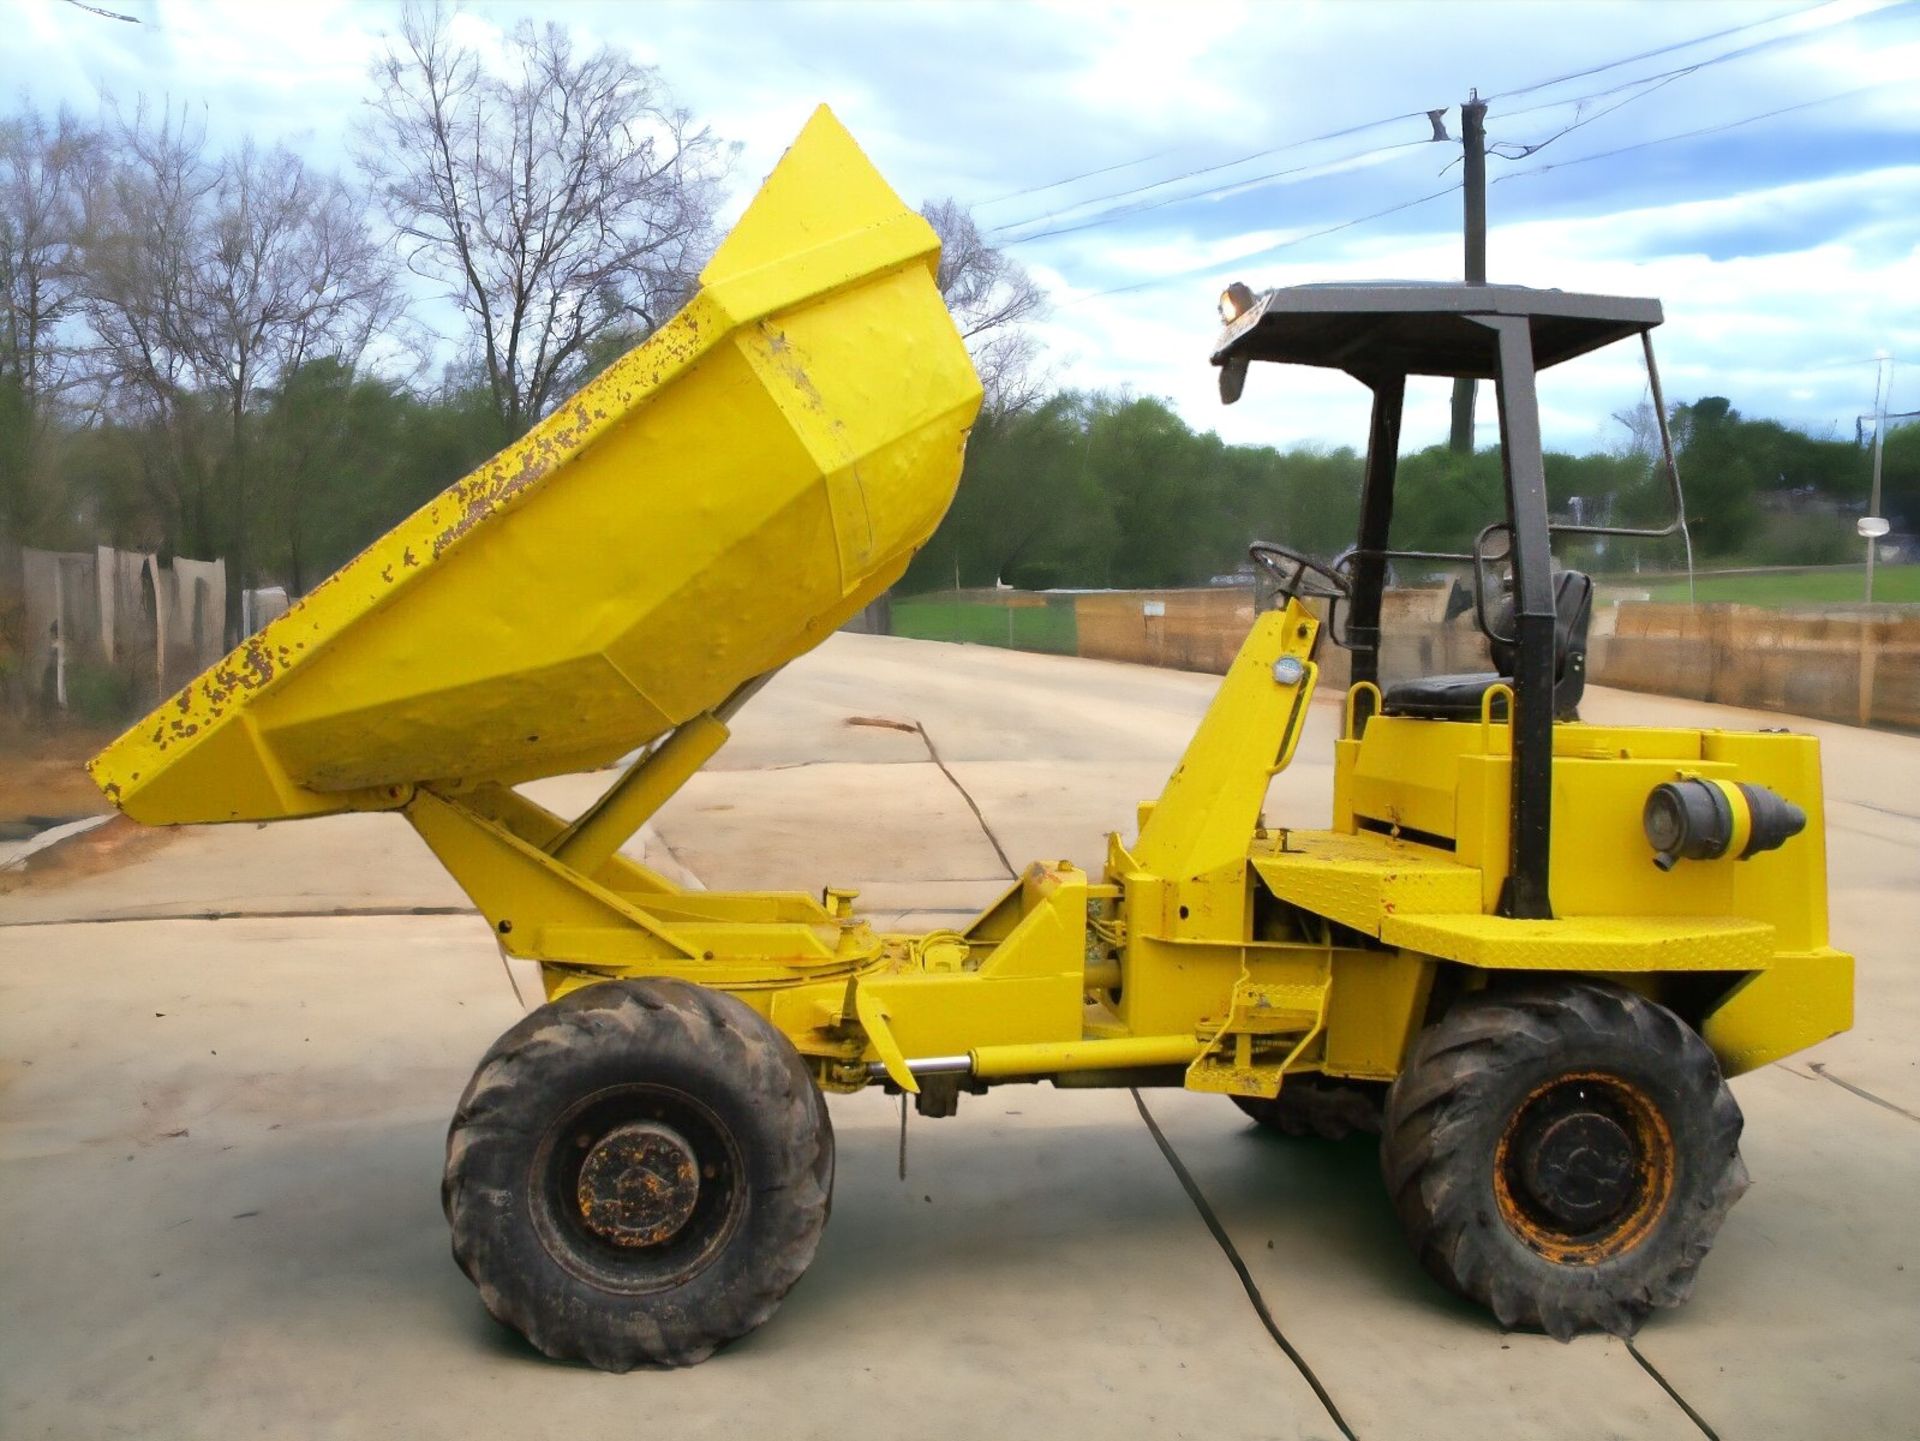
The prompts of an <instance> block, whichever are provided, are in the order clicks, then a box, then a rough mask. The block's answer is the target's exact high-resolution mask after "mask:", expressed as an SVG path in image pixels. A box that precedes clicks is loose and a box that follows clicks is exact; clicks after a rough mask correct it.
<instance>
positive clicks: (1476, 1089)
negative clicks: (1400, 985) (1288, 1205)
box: [1380, 980, 1747, 1341]
mask: <svg viewBox="0 0 1920 1441" xmlns="http://www.w3.org/2000/svg"><path fill="white" fill-rule="evenodd" d="M1740 1129H1741V1116H1740V1107H1739V1106H1738V1105H1737V1104H1736V1103H1735V1101H1734V1099H1733V1094H1732V1093H1731V1092H1730V1091H1729V1090H1728V1089H1727V1085H1726V1082H1725V1081H1724V1080H1723V1079H1722V1078H1721V1075H1720V1066H1719V1063H1718V1062H1717V1061H1716V1060H1715V1058H1714V1055H1713V1052H1712V1051H1711V1050H1710V1049H1708V1047H1707V1045H1706V1043H1705V1042H1704V1041H1702V1040H1701V1039H1700V1037H1699V1036H1698V1035H1697V1034H1696V1033H1695V1032H1694V1031H1693V1029H1692V1028H1691V1027H1689V1026H1688V1025H1686V1024H1685V1023H1684V1022H1683V1021H1681V1020H1680V1018H1679V1017H1677V1016H1675V1015H1674V1014H1673V1013H1672V1012H1671V1011H1669V1010H1667V1009H1666V1008H1665V1007H1663V1006H1659V1005H1656V1004H1655V1003H1654V1002H1652V1001H1649V1000H1648V999H1646V998H1645V997H1644V996H1641V995H1638V994H1636V993H1635V992H1632V991H1629V990H1626V989H1624V988H1622V987H1619V986H1614V985H1608V984H1604V983H1600V982H1585V981H1554V980H1541V981H1531V982H1524V983H1522V984H1521V985H1519V986H1516V987H1514V988H1512V989H1503V990H1498V991H1484V992H1479V993H1476V994H1473V995H1469V996H1468V997H1466V998H1465V999H1463V1000H1462V1001H1460V1002H1459V1003H1458V1004H1456V1005H1455V1006H1454V1007H1453V1009H1452V1010H1451V1011H1449V1012H1448V1014H1447V1015H1446V1017H1445V1018H1444V1019H1443V1020H1441V1021H1440V1022H1439V1023H1437V1024H1436V1025H1433V1026H1431V1027H1429V1028H1428V1029H1427V1030H1426V1031H1425V1032H1424V1033H1423V1034H1422V1035H1421V1036H1420V1038H1419V1040H1418V1041H1417V1042H1416V1043H1415V1046H1414V1050H1413V1055H1412V1057H1411V1058H1410V1059H1409V1061H1408V1063H1407V1066H1406V1069H1405V1070H1404V1071H1402V1073H1401V1075H1400V1077H1399V1079H1398V1080H1397V1081H1395V1082H1394V1084H1393V1087H1392V1089H1391V1090H1390V1091H1389V1092H1388V1096H1387V1110H1386V1124H1385V1129H1384V1132H1383V1135H1382V1140H1381V1148H1380V1160H1381V1169H1382V1171H1383V1172H1384V1174H1385V1177H1386V1182H1387V1189H1388V1191H1389V1193H1390V1194H1391V1195H1392V1197H1393V1202H1394V1207H1395V1209H1396V1210H1397V1211H1398V1212H1399V1215H1400V1221H1401V1224H1402V1226H1403V1227H1404V1229H1405V1230H1406V1233H1407V1238H1408V1240H1409V1241H1410V1242H1411V1243H1412V1245H1413V1248H1414V1250H1415V1252H1416V1253H1417V1254H1418V1255H1419V1257H1420V1260H1421V1262H1422V1264H1424V1265H1425V1266H1426V1268H1427V1270H1428V1271H1430V1272H1431V1273H1432V1274H1433V1275H1434V1276H1435V1277H1437V1278H1438V1279H1439V1280H1440V1281H1441V1282H1442V1283H1443V1284H1445V1285H1446V1286H1447V1287H1448V1288H1450V1289H1451V1290H1453V1291H1455V1292H1457V1293H1458V1294H1460V1295H1462V1296H1465V1297H1467V1298H1468V1299H1469V1300H1473V1301H1477V1302H1479V1303H1480V1304H1481V1305H1484V1306H1486V1307H1487V1308H1488V1309H1490V1310H1491V1311H1492V1312H1493V1314H1494V1316H1495V1317H1496V1318H1497V1319H1498V1320H1499V1322H1500V1324H1501V1325H1503V1326H1506V1327H1509V1328H1512V1329H1517V1330H1539V1331H1545V1332H1547V1333H1548V1334H1549V1335H1552V1336H1554V1337H1556V1338H1557V1339H1559V1340H1562V1341H1565V1340H1568V1339H1570V1338H1571V1337H1572V1336H1574V1335H1575V1334H1576V1333H1578V1332H1581V1331H1594V1330H1598V1331H1609V1332H1612V1333H1613V1334H1614V1335H1617V1336H1630V1335H1632V1334H1633V1332H1634V1331H1635V1330H1636V1329H1637V1328H1638V1327H1639V1325H1640V1323H1641V1321H1642V1320H1644V1319H1645V1318H1646V1316H1647V1315H1648V1314H1649V1313H1650V1312H1652V1311H1653V1310H1655V1309H1657V1308H1660V1307H1666V1306H1677V1305H1679V1304H1680V1303H1681V1302H1682V1301H1684V1300H1685V1299H1686V1298H1687V1296H1688V1294H1689V1293H1690V1292H1691V1291H1692V1289H1693V1282H1694V1276H1695V1273H1696V1271H1697V1270H1698V1268H1699V1265H1700V1262H1701V1260H1702V1259H1703V1258H1704V1257H1705V1256H1706V1254H1707V1251H1708V1249H1709V1248H1710V1247H1711V1246H1712V1244H1713V1240H1714V1237H1715V1235H1716V1234H1717V1233H1718V1231H1719V1229H1720V1223H1721V1222H1722V1221H1723V1220H1724V1219H1725V1218H1726V1214H1727V1211H1728V1209H1729V1208H1730V1207H1731V1206H1732V1205H1733V1203H1734V1202H1735V1201H1736V1200H1738V1199H1739V1197H1740V1194H1741V1193H1742V1192H1743V1191H1745V1190H1746V1188H1747V1171H1746V1167H1745V1165H1744V1164H1743V1163H1742V1162H1741V1159H1740Z"/></svg>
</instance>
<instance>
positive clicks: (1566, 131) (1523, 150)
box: [1487, 70, 1693, 160]
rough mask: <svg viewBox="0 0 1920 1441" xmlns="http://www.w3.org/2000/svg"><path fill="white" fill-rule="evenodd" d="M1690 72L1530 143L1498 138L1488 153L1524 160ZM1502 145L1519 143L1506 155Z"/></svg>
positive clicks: (1490, 146) (1684, 72)
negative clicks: (1521, 143)
mask: <svg viewBox="0 0 1920 1441" xmlns="http://www.w3.org/2000/svg"><path fill="white" fill-rule="evenodd" d="M1692 73H1693V71H1692V70H1679V71H1676V72H1674V73H1673V74H1672V75H1669V76H1667V77H1666V78H1665V79H1664V80H1660V81H1658V82H1657V83H1655V84H1653V85H1650V86H1648V87H1647V88H1646V89H1645V90H1641V91H1638V92H1636V93H1635V94H1632V95H1629V96H1628V97H1627V98H1626V99H1624V100H1616V101H1614V103H1613V104H1611V105H1609V106H1607V108H1606V109H1604V110H1596V111H1594V112H1593V114H1591V115H1588V116H1585V117H1582V118H1576V119H1575V120H1574V121H1573V123H1572V124H1570V125H1563V126H1561V127H1560V129H1558V130H1556V131H1554V133H1553V134H1551V135H1549V136H1548V137H1547V138H1546V139H1545V140H1537V141H1535V142H1534V143H1533V144H1531V145H1519V142H1517V141H1512V140H1498V141H1495V142H1494V143H1493V144H1492V145H1489V146H1488V147H1487V150H1488V152H1489V153H1490V154H1493V155H1498V156H1499V157H1500V158H1501V159H1502V160H1525V159H1526V158H1527V157H1528V156H1529V155H1532V154H1534V153H1535V152H1537V151H1541V150H1545V149H1546V148H1547V147H1548V146H1549V145H1551V144H1553V142H1554V141H1556V140H1558V139H1560V138H1561V137H1562V136H1566V135H1571V134H1573V132H1574V131H1576V130H1580V129H1584V128H1585V127H1586V126H1589V125H1591V124H1593V122H1594V121H1596V120H1600V119H1603V118H1605V117H1606V116H1608V115H1611V114H1613V112H1614V111H1616V110H1620V109H1623V108H1624V107H1626V106H1628V105H1631V104H1633V102H1634V101H1636V100H1644V99H1645V98H1646V97H1647V96H1649V95H1651V94H1653V93H1654V91H1656V90H1664V89H1666V87H1667V86H1669V85H1671V84H1673V82H1674V81H1676V80H1684V79H1685V78H1686V77H1687V76H1689V75H1691V74H1692ZM1575 114H1576V116H1578V114H1579V112H1577V111H1576V112H1575ZM1502 145H1519V153H1518V154H1517V155H1508V154H1506V153H1505V152H1503V151H1502V150H1501V149H1500V148H1499V147H1500V146H1502Z"/></svg>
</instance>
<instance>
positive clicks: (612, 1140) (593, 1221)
mask: <svg viewBox="0 0 1920 1441" xmlns="http://www.w3.org/2000/svg"><path fill="white" fill-rule="evenodd" d="M575 1194H576V1197H577V1199H578V1201H579V1205H580V1217H581V1220H583V1221H584V1222H585V1223H586V1226H587V1229H588V1230H590V1231H592V1232H593V1233H594V1234H595V1235H596V1236H599V1237H600V1238H601V1239H602V1240H605V1241H610V1242H612V1243H613V1244H614V1245H616V1246H658V1245H660V1244H661V1243H662V1242H664V1241H669V1240H671V1239H672V1238H673V1237H674V1236H675V1235H677V1234H678V1233H679V1231H680V1228H681V1227H682V1226H685V1225H686V1224H687V1220H688V1218H689V1217H691V1216H692V1215H693V1211H694V1207H695V1206H696V1205H698V1204H699V1201H700V1162H699V1160H698V1159H697V1158H696V1157H695V1156H694V1154H693V1148H692V1147H691V1146H689V1145H688V1144H687V1143H686V1141H685V1139H684V1138H682V1137H681V1135H680V1133H679V1132H677V1131H675V1130H673V1129H672V1128H671V1127H669V1126H664V1125H661V1124H659V1123H658V1122H654V1121H631V1122H628V1123H627V1124H626V1125H624V1126H619V1127H616V1128H615V1129H613V1130H611V1131H609V1132H607V1133H606V1134H605V1135H604V1136H602V1137H601V1138H600V1139H599V1140H598V1141H597V1142H595V1143H594V1146H593V1148H592V1149H591V1150H590V1151H588V1152H587V1157H586V1159H585V1160H584V1161H582V1162H581V1164H580V1178H579V1182H578V1185H577V1187H576V1191H575Z"/></svg>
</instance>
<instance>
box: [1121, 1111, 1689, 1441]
mask: <svg viewBox="0 0 1920 1441" xmlns="http://www.w3.org/2000/svg"><path fill="white" fill-rule="evenodd" d="M1128 1090H1129V1091H1130V1092H1131V1094H1132V1096H1133V1104H1134V1105H1136V1106H1138V1107H1139V1108H1140V1119H1141V1120H1143V1121H1145V1122H1146V1123H1147V1130H1148V1132H1149V1133H1150V1134H1151V1135H1152V1136H1153V1143H1154V1145H1156V1146H1158V1147H1159V1148H1160V1154H1161V1155H1163V1156H1165V1157H1166V1158H1167V1164H1168V1165H1169V1166H1171V1167H1173V1174H1174V1175H1175V1176H1176V1177H1178V1178H1179V1181H1180V1188H1181V1189H1182V1190H1183V1191H1185V1192H1186V1193H1187V1199H1188V1200H1189V1201H1192V1202H1193V1207H1194V1209H1195V1210H1196V1211H1198V1212H1199V1213H1200V1219H1201V1220H1202V1221H1204V1222H1205V1223H1206V1227H1207V1230H1208V1231H1210V1232H1211V1233H1212V1234H1213V1239H1214V1241H1215V1243H1216V1244H1217V1245H1218V1246H1219V1247H1220V1249H1221V1251H1222V1252H1223V1253H1225V1255H1226V1258H1227V1260H1228V1262H1229V1263H1230V1264H1231V1265H1232V1266H1233V1271H1234V1274H1235V1275H1236V1276H1238V1277H1239V1278H1240V1286H1241V1288H1242V1289H1243V1290H1244V1291H1245V1292H1246V1293H1247V1299H1248V1300H1249V1301H1251V1302H1253V1309H1254V1313H1255V1314H1256V1315H1258V1316H1259V1318H1260V1324H1261V1325H1263V1326H1265V1327H1266V1328H1267V1334H1268V1335H1269V1336H1271V1337H1273V1340H1274V1344H1275V1345H1277V1346H1278V1347H1279V1348H1280V1349H1281V1350H1282V1351H1284V1352H1286V1353H1287V1359H1288V1360H1289V1361H1291V1362H1293V1364H1294V1367H1295V1369H1297V1370H1298V1371H1299V1372H1300V1374H1301V1375H1302V1376H1303V1377H1305V1378H1306V1382H1307V1384H1308V1385H1309V1386H1311V1387H1312V1388H1313V1394H1314V1395H1315V1396H1318V1397H1319V1398H1320V1404H1321V1405H1322V1406H1324V1407H1326V1408H1327V1415H1329V1416H1331V1417H1332V1418H1333V1424H1334V1425H1335V1426H1338V1427H1339V1428H1340V1434H1341V1435H1342V1436H1345V1437H1346V1438H1347V1441H1359V1437H1358V1436H1356V1435H1355V1434H1354V1430H1353V1427H1351V1426H1349V1425H1348V1424H1347V1418H1346V1417H1344V1416H1342V1415H1341V1414H1340V1408H1339V1407H1338V1406H1336V1405H1334V1404H1333V1397H1332V1396H1330V1395H1328V1394H1327V1388H1326V1387H1325V1386H1323V1385H1321V1384H1320V1378H1319V1377H1318V1376H1316V1375H1314V1374H1313V1367H1311V1366H1309V1365H1308V1364H1307V1358H1306V1357H1304V1356H1302V1355H1301V1354H1300V1353H1299V1351H1297V1350H1295V1349H1294V1345H1293V1343H1292V1342H1291V1341H1289V1340H1288V1339H1287V1337H1286V1333H1285V1332H1283V1331H1282V1330H1281V1329H1280V1323H1279V1322H1278V1321H1276V1320H1274V1319H1273V1312H1272V1311H1271V1310H1269V1309H1268V1308H1267V1298H1266V1297H1265V1296H1262V1295H1261V1294H1260V1287H1259V1285H1258V1284H1257V1283H1256V1282H1255V1281H1254V1279H1253V1273H1252V1272H1251V1271H1249V1270H1248V1269H1247V1263H1246V1262H1245V1261H1243V1260H1241V1259H1240V1250H1239V1248H1238V1247H1237V1246H1235V1245H1234V1244H1233V1238H1232V1237H1231V1236H1229V1235H1228V1234H1227V1228H1226V1227H1225V1226H1222V1225H1221V1224H1220V1218H1219V1217H1218V1216H1217V1215H1215V1214H1214V1210H1213V1206H1212V1204H1211V1203H1210V1202H1209V1201H1208V1200H1207V1198H1206V1196H1205V1194H1204V1193H1203V1192H1202V1191H1201V1190H1200V1184H1199V1182H1197V1181H1195V1180H1194V1179H1193V1172H1191V1171H1189V1170H1188V1169H1187V1166H1186V1163H1185V1162H1184V1161H1182V1160H1181V1159H1180V1157H1179V1155H1178V1153H1177V1152H1175V1151H1174V1149H1173V1146H1172V1144H1171V1143H1170V1142H1169V1141H1168V1140H1167V1137H1166V1133H1165V1132H1164V1131H1162V1130H1161V1129H1160V1125H1159V1123H1158V1122H1157V1121H1155V1120H1154V1119H1153V1112H1151V1111H1149V1110H1148V1109H1147V1103H1146V1102H1145V1101H1144V1100H1143V1099H1141V1096H1140V1091H1139V1088H1138V1087H1131V1086H1130V1087H1128ZM1642 1364H1644V1363H1642ZM1662 1384H1665V1383H1662ZM1675 1399H1678V1398H1675ZM1680 1404H1681V1405H1682V1406H1685V1405H1686V1402H1684V1401H1682V1402H1681V1403H1680ZM1687 1414H1688V1415H1689V1416H1691V1415H1693V1412H1692V1411H1691V1410H1689V1411H1688V1412H1687ZM1695 1419H1696V1420H1697V1419H1698V1418H1697V1417H1696V1418H1695ZM1704 1424H1705V1423H1702V1425H1704ZM1707 1434H1708V1435H1709V1436H1713V1433H1712V1432H1711V1431H1709V1432H1708V1433H1707ZM1713 1441H1719V1438H1718V1437H1714V1438H1713Z"/></svg>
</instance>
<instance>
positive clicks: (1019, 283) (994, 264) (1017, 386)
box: [920, 200, 1047, 418]
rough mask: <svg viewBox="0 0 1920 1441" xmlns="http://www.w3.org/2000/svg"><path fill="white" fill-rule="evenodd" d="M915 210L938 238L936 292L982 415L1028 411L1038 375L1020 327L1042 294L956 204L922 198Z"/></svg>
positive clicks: (1034, 314)
mask: <svg viewBox="0 0 1920 1441" xmlns="http://www.w3.org/2000/svg"><path fill="white" fill-rule="evenodd" d="M920 213H921V214H922V215H924V216H925V217H926V218H927V223H928V224H930V225H931V226H933V229H934V233H935V234H937V235H938V236H939V237H940V273H939V282H938V283H939V286H940V294H941V296H942V297H943V298H944V299H945V300H946V302H947V308H948V309H949V310H951V311H952V312H953V318H954V321H955V322H956V323H957V324H958V325H959V327H960V334H961V336H962V338H963V339H965V341H966V342H967V349H968V350H969V351H971V352H972V354H973V363H974V368H975V369H977V370H978V371H979V372H980V382H981V384H982V385H983V386H984V387H985V389H986V393H987V396H986V401H985V410H986V413H987V415H988V416H989V417H992V418H1001V417H1005V416H1010V415H1018V414H1020V413H1021V412H1022V411H1025V410H1029V409H1031V408H1032V407H1033V406H1034V405H1035V404H1036V403H1038V401H1039V400H1040V398H1041V395H1042V394H1043V393H1044V391H1045V388H1046V377H1045V376H1044V375H1043V374H1042V373H1041V372H1040V370H1039V369H1038V367H1037V365H1036V361H1037V360H1038V358H1039V354H1040V345H1039V342H1038V341H1037V340H1036V339H1035V338H1034V335H1033V332H1032V331H1031V330H1029V329H1028V328H1027V326H1028V324H1029V322H1031V321H1034V320H1038V319H1039V318H1040V317H1041V315H1042V314H1043V313H1044V312H1045V310H1046V303H1047V297H1046V292H1045V291H1043V290H1042V289H1041V288H1040V287H1039V285H1038V284H1037V283H1035V281H1034V279H1033V277H1032V276H1030V275H1028V274H1027V272H1026V268H1025V267H1024V266H1022V265H1021V264H1020V262H1019V261H1017V260H1015V259H1013V257H1011V256H1010V255H1008V254H1007V253H1006V252H1005V251H1004V250H996V249H995V248H994V247H993V246H991V245H989V244H987V242H986V240H985V238H984V237H982V236H981V234H980V228H979V226H977V225H975V224H974V221H973V216H972V215H971V214H969V213H968V212H967V210H966V208H965V207H964V206H962V205H960V204H959V203H958V202H957V201H953V200H936V201H929V202H928V203H927V204H925V205H923V206H922V207H921V208H920Z"/></svg>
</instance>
